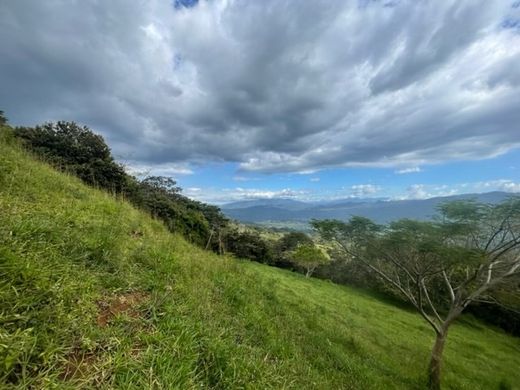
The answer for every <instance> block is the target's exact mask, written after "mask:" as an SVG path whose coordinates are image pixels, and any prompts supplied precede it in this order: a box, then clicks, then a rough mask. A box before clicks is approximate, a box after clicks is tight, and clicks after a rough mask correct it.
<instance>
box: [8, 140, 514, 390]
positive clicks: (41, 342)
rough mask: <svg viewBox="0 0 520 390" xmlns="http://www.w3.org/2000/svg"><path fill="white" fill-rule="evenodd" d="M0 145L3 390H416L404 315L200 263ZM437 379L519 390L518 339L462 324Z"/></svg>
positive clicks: (268, 275)
mask: <svg viewBox="0 0 520 390" xmlns="http://www.w3.org/2000/svg"><path fill="white" fill-rule="evenodd" d="M7 139H8V137H7V136H6V133H5V132H2V133H1V134H0V274H1V278H0V315H1V317H0V385H1V387H2V388H8V389H9V388H35V389H41V388H60V389H61V388H70V389H77V388H107V389H108V388H121V389H131V388H136V389H141V388H153V389H171V388H178V389H195V388H219V389H224V388H233V389H235V388H236V389H240V388H252V389H285V388H286V389H421V388H424V383H425V381H426V366H427V363H428V358H429V353H430V347H431V344H432V342H433V336H434V335H433V332H432V331H431V330H430V328H429V327H428V326H427V325H426V323H425V322H424V321H423V320H422V319H421V318H420V317H419V316H418V315H416V314H415V313H414V312H413V311H407V310H405V309H403V308H399V307H397V306H395V305H392V304H390V303H388V302H385V301H384V300H381V299H380V298H377V297H376V296H375V295H371V294H369V293H367V292H364V291H361V290H356V289H353V288H347V287H342V286H337V285H334V284H332V283H330V282H325V281H320V280H313V279H306V278H304V277H302V276H300V275H298V274H294V273H290V272H287V271H283V270H280V269H276V268H272V267H268V266H264V265H260V264H256V263H251V262H247V261H242V260H236V259H233V258H230V257H218V256H216V255H213V254H211V253H208V252H205V251H203V250H201V249H198V248H196V247H194V246H192V245H190V244H188V243H187V242H186V241H184V240H183V239H182V238H181V237H178V236H174V235H171V234H170V233H169V232H168V231H167V230H166V229H165V228H164V227H163V225H162V224H161V223H160V222H158V221H154V220H152V219H151V218H150V217H148V216H147V215H145V214H143V213H141V212H139V211H137V210H135V209H134V208H132V207H131V206H130V205H129V204H127V203H125V202H124V201H122V200H118V199H114V197H113V196H111V195H109V194H106V193H102V192H100V191H96V190H94V189H91V188H88V187H86V186H84V185H83V184H81V183H80V182H79V180H77V179H75V178H72V177H69V176H67V175H64V174H61V173H58V172H56V171H54V170H53V169H51V168H50V167H48V166H46V165H45V164H42V163H40V162H38V161H36V160H34V159H31V158H29V157H28V156H27V154H26V153H25V152H23V151H21V150H20V149H19V148H18V147H17V146H16V145H14V143H13V142H11V141H8V140H7ZM444 368H445V370H444V385H445V388H450V389H472V390H473V389H508V388H519V387H518V386H519V384H520V339H518V338H514V337H511V336H508V335H506V334H504V333H503V332H501V331H499V330H496V329H492V328H490V327H487V326H485V325H483V324H482V323H480V322H478V321H476V320H473V319H471V318H463V319H462V321H460V322H459V323H458V324H456V325H455V326H453V329H452V332H451V333H450V335H449V340H448V344H447V349H446V353H445V365H444ZM515 385H516V386H517V387H515Z"/></svg>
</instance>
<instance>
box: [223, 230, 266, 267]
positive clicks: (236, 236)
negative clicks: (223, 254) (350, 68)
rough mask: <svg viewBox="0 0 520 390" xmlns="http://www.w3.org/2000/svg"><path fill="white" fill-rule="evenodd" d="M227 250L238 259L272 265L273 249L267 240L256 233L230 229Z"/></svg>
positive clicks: (226, 240) (226, 239)
mask: <svg viewBox="0 0 520 390" xmlns="http://www.w3.org/2000/svg"><path fill="white" fill-rule="evenodd" d="M225 243H226V248H227V250H229V251H230V252H231V253H233V254H235V255H236V256H237V257H242V258H245V259H249V260H253V261H257V262H259V263H265V264H270V263H271V262H272V259H273V254H272V248H271V247H270V245H269V243H268V242H267V240H265V239H263V238H262V236H261V235H260V234H259V233H258V232H256V231H247V230H246V231H242V232H241V231H239V230H238V229H230V230H229V231H228V232H227V234H226V236H225Z"/></svg>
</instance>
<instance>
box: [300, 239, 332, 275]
mask: <svg viewBox="0 0 520 390" xmlns="http://www.w3.org/2000/svg"><path fill="white" fill-rule="evenodd" d="M291 260H292V261H293V262H295V263H296V264H297V265H299V266H301V267H303V268H305V276H306V277H310V276H311V275H312V273H313V272H314V270H315V269H316V267H318V266H319V265H323V264H327V263H328V262H329V261H330V257H329V256H328V255H327V253H326V252H325V251H324V250H323V249H322V248H320V247H319V246H317V245H315V244H301V245H298V246H297V247H296V249H295V250H294V251H293V252H292V253H291Z"/></svg>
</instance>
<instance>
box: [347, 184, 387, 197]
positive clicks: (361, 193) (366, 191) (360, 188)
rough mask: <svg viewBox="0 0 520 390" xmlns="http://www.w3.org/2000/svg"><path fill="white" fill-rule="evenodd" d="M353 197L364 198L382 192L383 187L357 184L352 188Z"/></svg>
mask: <svg viewBox="0 0 520 390" xmlns="http://www.w3.org/2000/svg"><path fill="white" fill-rule="evenodd" d="M350 190H351V195H352V196H354V197H356V198H362V197H366V196H370V195H374V194H375V193H377V192H379V191H381V187H379V186H376V185H373V184H356V185H353V186H351V187H350Z"/></svg>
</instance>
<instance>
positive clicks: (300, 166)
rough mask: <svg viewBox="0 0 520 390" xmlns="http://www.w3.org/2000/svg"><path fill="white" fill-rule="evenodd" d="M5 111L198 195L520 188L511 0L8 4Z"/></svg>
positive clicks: (519, 82)
mask: <svg viewBox="0 0 520 390" xmlns="http://www.w3.org/2000/svg"><path fill="white" fill-rule="evenodd" d="M0 27H1V31H2V33H1V34H0V110H3V111H5V113H6V115H7V117H8V118H9V121H10V123H11V124H13V125H35V124H39V123H43V122H48V121H57V120H73V121H76V122H78V123H80V124H84V125H87V126H88V127H90V128H91V129H92V130H94V131H95V132H97V133H99V134H102V135H103V136H104V137H105V139H106V141H107V143H108V144H109V146H110V147H111V149H112V153H113V155H114V156H115V157H116V158H117V160H118V161H119V162H121V163H122V164H124V165H125V167H126V169H127V170H128V172H130V173H131V174H134V175H136V176H138V177H145V176H146V175H165V176H171V177H173V178H174V179H175V180H177V182H178V183H179V185H180V186H181V187H182V188H183V189H184V194H186V195H187V196H190V197H192V198H194V199H198V200H202V201H206V202H210V203H216V204H223V203H226V202H230V201H236V200H244V199H256V198H277V197H283V198H292V199H297V200H304V201H317V200H332V199H342V198H349V197H362V198H366V197H370V198H388V199H421V198H428V197H433V196H444V195H453V194H461V193H475V192H488V191H496V190H499V191H508V192H520V1H518V0H493V1H489V0H420V1H417V0H409V1H405V0H351V1H348V0H347V1H331V0H299V1H295V0H262V1H256V0H254V1H253V0H249V1H248V0H199V1H197V0H173V1H172V0H148V1H126V0H111V1H96V0H81V1H80V0H46V1H34V0H16V1H2V2H0Z"/></svg>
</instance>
